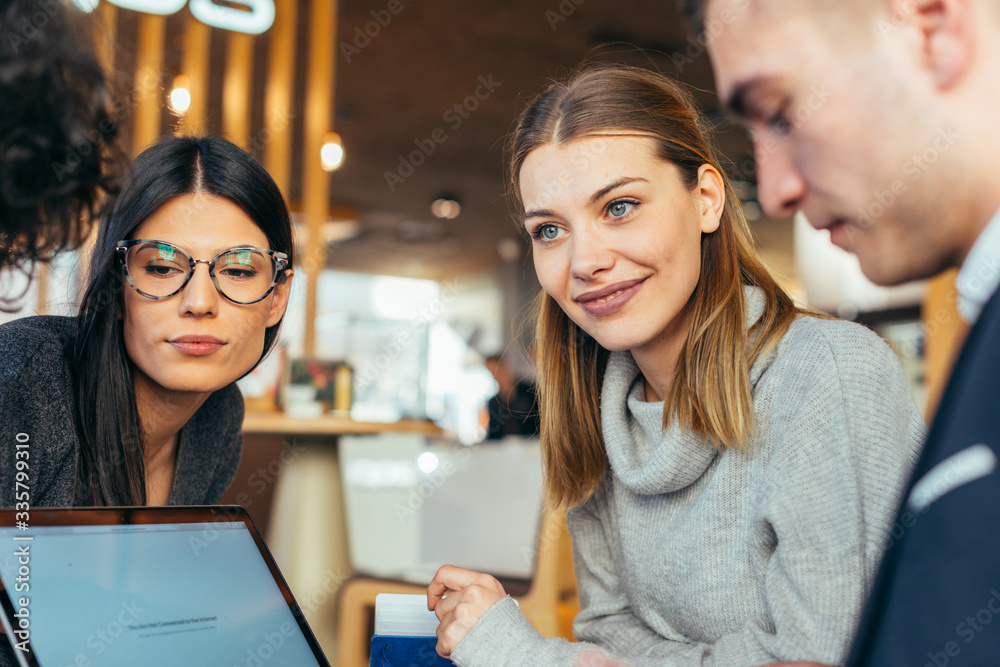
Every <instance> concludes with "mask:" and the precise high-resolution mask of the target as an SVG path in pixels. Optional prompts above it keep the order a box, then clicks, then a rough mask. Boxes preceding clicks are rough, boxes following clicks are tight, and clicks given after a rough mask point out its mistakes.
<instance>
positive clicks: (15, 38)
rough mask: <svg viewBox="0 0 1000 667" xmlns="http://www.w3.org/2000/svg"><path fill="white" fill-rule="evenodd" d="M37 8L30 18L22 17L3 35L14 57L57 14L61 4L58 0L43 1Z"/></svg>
mask: <svg viewBox="0 0 1000 667" xmlns="http://www.w3.org/2000/svg"><path fill="white" fill-rule="evenodd" d="M38 7H39V10H38V11H37V12H35V13H34V14H32V15H31V16H30V17H29V16H22V17H21V20H20V21H18V22H17V24H16V25H13V26H11V28H12V29H11V30H8V31H7V33H6V34H5V35H4V37H5V38H6V39H7V41H8V42H10V47H11V49H13V51H14V54H15V55H16V54H18V53H20V52H21V47H22V46H23V45H25V44H27V43H28V42H30V41H31V40H33V39H34V38H35V37H38V31H39V30H44V29H45V26H47V25H48V24H49V21H51V20H52V18H53V17H55V15H56V14H58V13H59V11H60V10H61V3H60V2H59V0H43V1H42V2H40V3H38Z"/></svg>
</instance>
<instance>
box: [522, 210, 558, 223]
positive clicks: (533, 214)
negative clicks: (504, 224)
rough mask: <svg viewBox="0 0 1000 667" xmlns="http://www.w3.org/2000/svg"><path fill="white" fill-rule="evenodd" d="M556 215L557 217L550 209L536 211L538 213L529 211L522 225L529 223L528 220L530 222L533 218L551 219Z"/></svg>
mask: <svg viewBox="0 0 1000 667" xmlns="http://www.w3.org/2000/svg"><path fill="white" fill-rule="evenodd" d="M554 215H555V213H553V212H552V211H550V210H548V209H539V210H536V211H528V212H527V213H525V214H524V217H523V218H522V219H521V223H522V224H524V223H527V222H528V220H530V219H531V218H551V217H553V216H554Z"/></svg>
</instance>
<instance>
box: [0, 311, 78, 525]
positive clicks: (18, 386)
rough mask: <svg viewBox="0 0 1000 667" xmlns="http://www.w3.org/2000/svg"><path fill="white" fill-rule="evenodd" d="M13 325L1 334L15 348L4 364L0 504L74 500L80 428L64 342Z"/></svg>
mask: <svg viewBox="0 0 1000 667" xmlns="http://www.w3.org/2000/svg"><path fill="white" fill-rule="evenodd" d="M34 319H41V318H34ZM50 319H54V318H50ZM12 324H17V325H18V326H17V327H13V326H11V325H6V327H7V328H6V329H4V331H3V332H2V334H0V349H2V350H10V351H11V356H9V357H8V358H7V361H6V363H5V364H4V367H3V368H0V506H2V507H16V506H17V503H18V502H22V501H24V500H25V499H27V502H29V503H30V506H31V507H54V506H67V505H72V503H73V483H74V473H75V470H76V428H75V425H74V420H73V416H72V399H71V392H72V389H71V386H70V379H69V371H68V369H67V367H66V364H65V362H64V361H63V356H62V346H61V343H60V342H59V340H58V338H57V337H56V336H55V335H54V334H51V333H50V332H48V331H46V330H44V329H41V328H39V329H29V328H28V326H27V325H25V324H22V323H19V322H17V323H12ZM29 324H34V323H29ZM19 443H20V444H23V445H25V446H24V447H21V448H18V444H19ZM18 461H23V462H24V465H22V466H21V467H22V468H23V470H21V471H19V470H18V469H17V465H18V463H17V462H18ZM18 472H23V473H25V475H26V477H27V479H26V480H24V481H22V484H24V486H18V485H17V482H18V481H19V480H18V478H17V474H18ZM22 477H24V476H22ZM25 492H26V495H25ZM22 507H23V506H22Z"/></svg>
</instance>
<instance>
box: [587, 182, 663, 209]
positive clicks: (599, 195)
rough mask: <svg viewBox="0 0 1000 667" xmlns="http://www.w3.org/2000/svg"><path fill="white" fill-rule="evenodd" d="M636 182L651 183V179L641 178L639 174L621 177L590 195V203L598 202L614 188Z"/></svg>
mask: <svg viewBox="0 0 1000 667" xmlns="http://www.w3.org/2000/svg"><path fill="white" fill-rule="evenodd" d="M636 182H642V183H649V181H648V180H647V179H645V178H640V177H638V176H635V177H626V178H621V179H619V180H617V181H615V182H614V183H609V184H608V185H605V186H604V187H603V188H601V189H600V190H598V191H597V192H595V193H594V194H592V195H591V196H590V203H591V204H592V205H593V204H596V203H597V202H598V201H600V200H601V199H604V197H605V196H606V195H607V194H608V193H609V192H611V191H612V190H617V189H618V188H620V187H622V186H624V185H628V184H629V183H636Z"/></svg>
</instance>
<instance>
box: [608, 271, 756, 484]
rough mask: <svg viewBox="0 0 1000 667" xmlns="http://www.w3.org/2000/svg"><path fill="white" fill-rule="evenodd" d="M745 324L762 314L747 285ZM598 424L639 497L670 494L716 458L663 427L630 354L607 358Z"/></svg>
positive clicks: (697, 440) (617, 467)
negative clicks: (647, 400) (645, 394)
mask: <svg viewBox="0 0 1000 667" xmlns="http://www.w3.org/2000/svg"><path fill="white" fill-rule="evenodd" d="M745 291H746V303H747V326H748V327H750V326H752V325H753V324H754V323H755V322H756V321H757V320H758V319H759V318H760V316H761V315H762V314H763V312H764V303H765V300H764V295H763V293H762V292H761V291H760V290H759V289H758V288H755V287H746V288H745ZM771 357H773V354H772V355H768V358H766V359H758V360H757V362H756V363H755V364H754V365H753V368H751V371H750V382H751V385H752V386H753V385H756V383H757V380H759V379H760V376H761V375H762V374H763V373H764V371H765V370H766V368H767V367H768V366H770V363H771ZM601 422H602V423H601V426H602V430H603V433H604V444H605V448H606V450H607V453H608V461H609V462H610V463H611V469H612V471H613V472H614V474H615V476H616V477H617V478H618V479H619V480H620V481H621V483H622V484H624V485H625V486H626V487H627V488H628V489H630V490H631V491H632V492H634V493H637V494H640V495H653V494H661V493H671V492H674V491H678V490H680V489H683V488H686V487H688V486H690V485H691V484H693V483H694V482H695V481H697V480H698V478H699V477H701V476H702V475H703V474H704V473H705V471H706V470H708V468H709V466H711V465H712V462H713V461H714V460H715V459H716V457H717V456H718V455H719V450H718V449H717V448H716V447H715V446H714V445H713V444H712V443H710V442H709V441H707V440H705V439H704V438H702V437H701V436H699V435H697V434H696V433H693V432H691V431H686V430H684V429H681V428H680V427H679V426H678V425H677V422H676V420H674V421H673V422H672V423H671V424H670V425H669V426H668V427H667V428H666V429H664V428H663V402H662V401H659V402H655V403H649V402H646V401H645V400H644V381H643V378H642V375H641V374H640V371H639V366H638V365H637V364H636V362H635V359H633V358H632V354H631V352H613V353H611V355H610V356H609V358H608V365H607V368H606V370H605V372H604V384H603V387H602V392H601Z"/></svg>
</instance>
